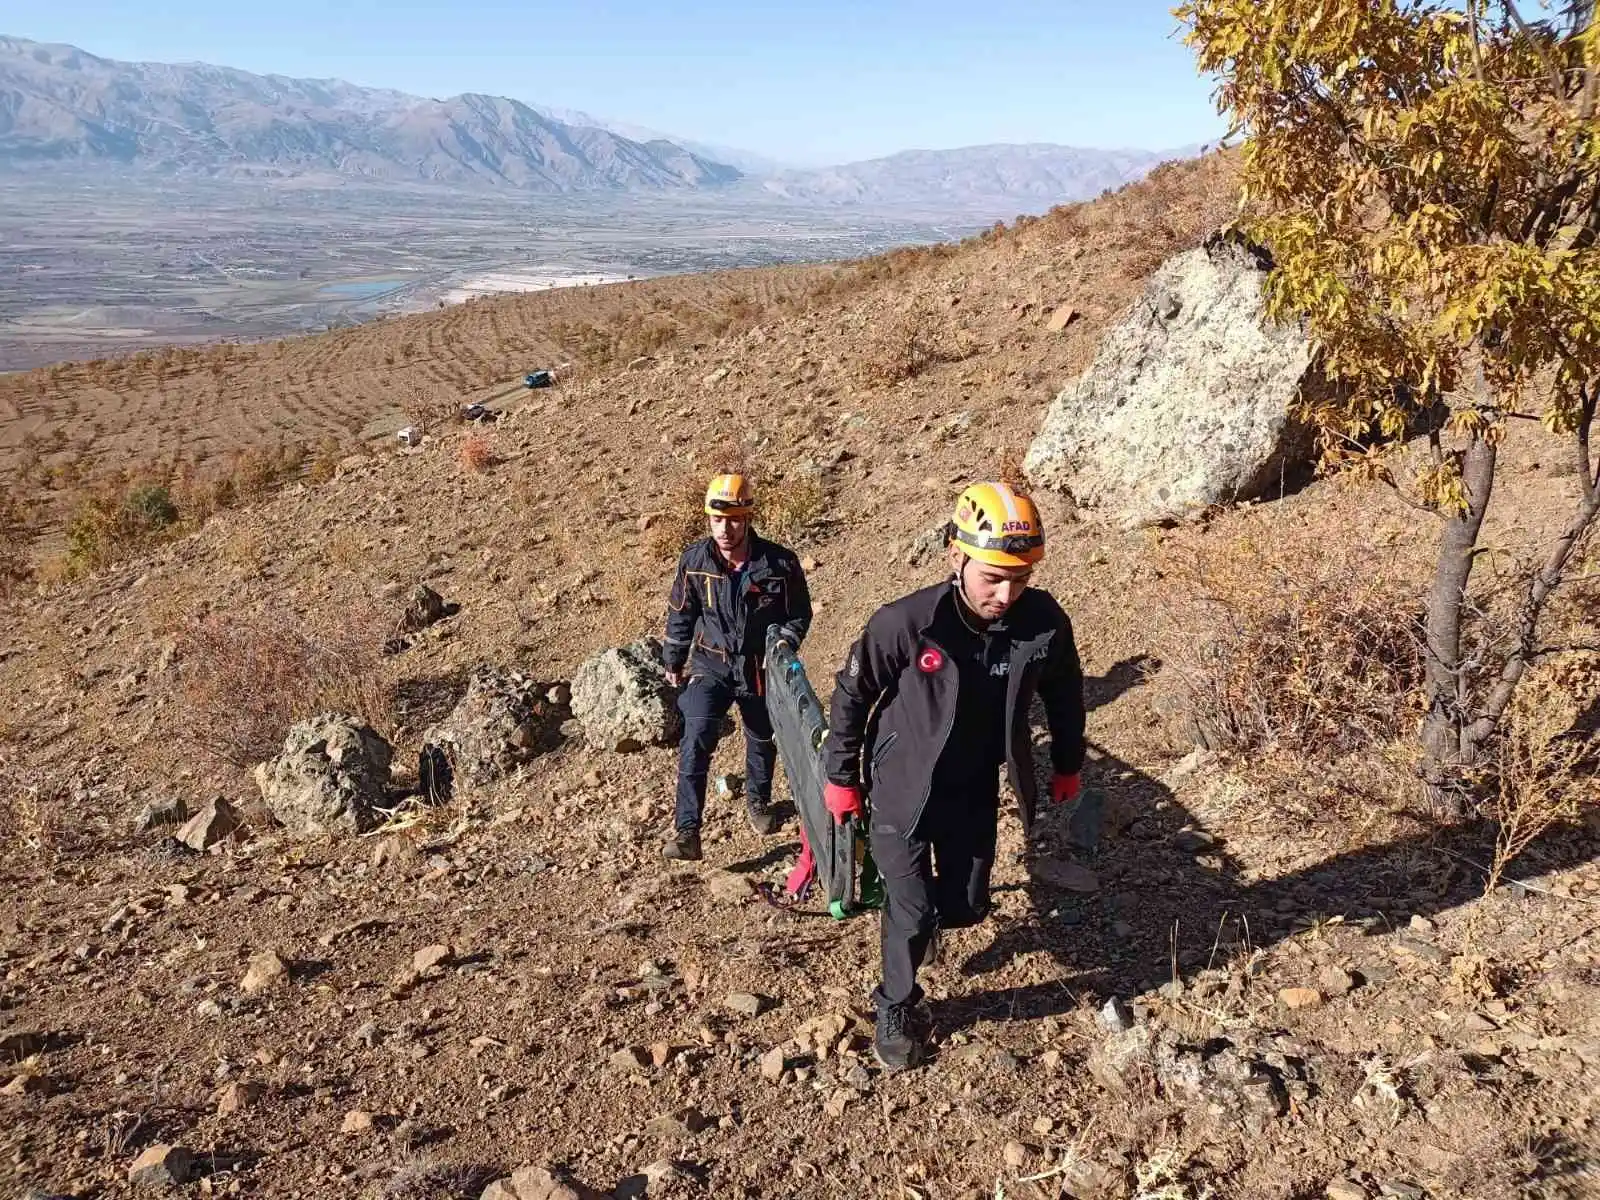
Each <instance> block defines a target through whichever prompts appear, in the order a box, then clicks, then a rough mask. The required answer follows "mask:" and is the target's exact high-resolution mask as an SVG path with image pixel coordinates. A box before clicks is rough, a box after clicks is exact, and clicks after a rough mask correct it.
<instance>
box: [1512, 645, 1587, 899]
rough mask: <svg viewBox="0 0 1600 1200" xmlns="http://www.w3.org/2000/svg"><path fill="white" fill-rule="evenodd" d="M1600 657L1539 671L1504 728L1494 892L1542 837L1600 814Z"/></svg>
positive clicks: (1574, 657)
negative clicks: (1507, 868)
mask: <svg viewBox="0 0 1600 1200" xmlns="http://www.w3.org/2000/svg"><path fill="white" fill-rule="evenodd" d="M1597 725H1600V654H1596V653H1594V652H1592V651H1570V652H1567V653H1564V654H1559V655H1556V656H1555V657H1553V658H1550V659H1548V660H1546V661H1545V662H1542V663H1540V664H1539V665H1538V666H1536V667H1535V668H1534V669H1533V671H1531V672H1530V673H1529V674H1528V675H1527V676H1526V677H1525V678H1524V679H1523V681H1522V684H1521V686H1519V687H1518V689H1517V691H1516V694H1515V695H1514V696H1513V697H1512V701H1511V706H1510V708H1509V709H1508V710H1507V712H1506V717H1505V720H1504V721H1503V722H1502V724H1501V732H1500V738H1499V745H1498V748H1497V754H1496V762H1495V764H1494V766H1495V774H1496V779H1495V780H1494V788H1493V790H1492V791H1491V793H1490V795H1489V798H1488V800H1487V801H1486V802H1485V806H1484V807H1485V815H1486V816H1488V817H1489V818H1490V819H1491V820H1493V821H1494V822H1495V826H1496V833H1495V848H1494V862H1493V864H1492V865H1491V868H1490V871H1489V883H1488V890H1490V891H1493V890H1494V888H1495V887H1496V886H1497V885H1498V884H1499V882H1500V878H1501V876H1502V874H1503V873H1504V872H1505V869H1506V867H1507V866H1509V865H1510V864H1511V863H1512V862H1513V861H1515V860H1516V858H1517V857H1518V856H1519V855H1521V854H1522V853H1523V851H1525V850H1526V849H1527V848H1528V847H1529V846H1530V845H1532V844H1533V843H1534V842H1535V841H1537V840H1538V839H1539V838H1540V837H1541V836H1543V835H1544V834H1546V833H1548V832H1549V831H1550V830H1552V829H1554V828H1555V827H1556V826H1558V825H1568V824H1574V823H1576V822H1578V821H1580V820H1582V819H1583V818H1584V817H1585V816H1587V815H1589V814H1592V813H1597V812H1600V776H1597V775H1596V769H1597V768H1600V728H1597Z"/></svg>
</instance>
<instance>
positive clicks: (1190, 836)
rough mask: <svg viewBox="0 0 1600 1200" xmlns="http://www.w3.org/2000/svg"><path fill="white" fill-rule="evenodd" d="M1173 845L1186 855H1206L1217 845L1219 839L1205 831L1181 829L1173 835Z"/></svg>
mask: <svg viewBox="0 0 1600 1200" xmlns="http://www.w3.org/2000/svg"><path fill="white" fill-rule="evenodd" d="M1172 844H1173V845H1174V846H1176V847H1177V848H1178V849H1179V850H1182V851H1183V852H1184V853H1185V854H1204V853H1206V852H1207V851H1209V850H1210V849H1211V848H1212V847H1213V846H1215V845H1216V844H1217V839H1216V838H1214V837H1212V836H1211V834H1209V833H1207V832H1206V831H1205V830H1204V829H1180V830H1178V832H1177V833H1175V834H1173V836H1172Z"/></svg>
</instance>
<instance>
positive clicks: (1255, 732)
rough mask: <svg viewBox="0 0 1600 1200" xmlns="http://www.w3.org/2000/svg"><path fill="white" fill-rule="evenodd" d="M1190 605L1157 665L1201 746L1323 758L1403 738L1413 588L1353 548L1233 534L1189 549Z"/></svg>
mask: <svg viewBox="0 0 1600 1200" xmlns="http://www.w3.org/2000/svg"><path fill="white" fill-rule="evenodd" d="M1177 575H1178V578H1177V579H1176V580H1175V582H1177V583H1178V584H1179V586H1180V587H1181V588H1182V589H1183V590H1184V591H1185V592H1187V593H1188V594H1189V595H1190V596H1192V597H1195V598H1197V599H1198V603H1199V612H1198V617H1199V619H1198V620H1194V621H1190V622H1186V623H1185V627H1184V628H1182V630H1181V634H1180V640H1179V642H1178V643H1177V644H1176V645H1175V646H1174V648H1173V653H1172V655H1171V657H1170V659H1169V661H1171V662H1172V663H1173V665H1174V667H1175V668H1176V675H1177V678H1178V679H1179V681H1180V682H1181V686H1182V688H1183V690H1184V692H1185V693H1186V696H1187V700H1188V706H1189V711H1190V714H1191V716H1192V718H1193V721H1194V724H1195V725H1196V727H1197V732H1198V733H1199V734H1200V735H1201V737H1202V739H1203V740H1204V741H1205V742H1206V743H1207V744H1208V745H1209V746H1211V748H1213V749H1217V750H1222V751H1226V752H1235V753H1250V752H1254V751H1259V750H1264V749H1267V748H1277V749H1282V750H1288V751H1293V752H1297V753H1299V754H1300V755H1302V756H1305V757H1313V758H1317V759H1321V760H1323V761H1328V760H1332V759H1334V758H1337V757H1338V756H1340V755H1342V754H1347V753H1349V752H1351V751H1355V750H1360V749H1371V748H1379V747H1384V746H1387V745H1389V744H1390V743H1392V742H1394V741H1395V740H1396V739H1399V738H1403V737H1406V736H1409V735H1410V734H1411V733H1413V732H1414V730H1415V728H1416V722H1417V720H1418V719H1419V717H1420V715H1421V691H1420V689H1421V683H1422V659H1423V646H1422V640H1421V626H1420V618H1419V614H1418V613H1417V612H1416V611H1415V608H1414V604H1415V592H1414V589H1413V588H1412V587H1409V586H1408V585H1407V582H1406V581H1405V580H1404V579H1403V578H1397V575H1398V572H1395V571H1393V570H1388V569H1384V568H1383V567H1382V566H1379V565H1377V564H1374V563H1372V562H1371V561H1370V559H1368V558H1365V557H1362V556H1361V555H1360V553H1359V552H1358V551H1356V550H1348V549H1347V550H1344V551H1338V550H1332V549H1330V548H1329V547H1327V546H1326V545H1323V544H1321V543H1312V542H1309V541H1308V542H1293V543H1285V544H1272V545H1263V544H1261V543H1257V542H1255V541H1252V540H1249V539H1244V540H1241V541H1239V542H1235V543H1232V544H1229V545H1226V546H1206V547H1203V548H1201V549H1198V550H1196V552H1195V555H1194V558H1193V560H1192V561H1191V563H1190V564H1189V565H1188V566H1187V567H1184V568H1180V569H1179V571H1178V572H1177Z"/></svg>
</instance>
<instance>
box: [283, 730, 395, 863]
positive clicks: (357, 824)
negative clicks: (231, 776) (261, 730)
mask: <svg viewBox="0 0 1600 1200" xmlns="http://www.w3.org/2000/svg"><path fill="white" fill-rule="evenodd" d="M393 756H394V750H393V748H392V747H391V746H390V745H389V743H388V742H386V741H384V740H383V738H382V737H380V736H379V735H378V734H377V733H376V732H374V731H373V730H372V729H370V728H368V727H367V726H365V725H362V724H361V723H359V722H358V721H356V720H355V719H354V718H352V717H346V716H341V715H339V714H337V713H324V714H322V715H321V716H318V717H314V718H313V719H311V720H309V721H302V722H301V723H299V724H298V725H296V726H295V727H294V728H293V729H291V730H290V731H289V736H288V738H287V739H286V740H285V741H284V743H283V753H282V754H280V755H279V756H278V757H277V758H274V759H272V760H271V761H270V762H264V763H262V764H261V765H260V766H258V767H257V768H256V770H255V780H256V786H257V787H259V788H260V789H261V799H262V801H263V802H264V803H265V804H266V806H267V809H268V811H270V812H271V813H272V815H273V816H274V817H276V818H277V819H278V820H279V821H281V822H282V823H283V824H284V825H285V826H286V827H287V828H288V829H289V830H290V832H292V833H298V834H313V835H314V834H323V833H334V832H347V833H360V832H362V831H364V830H366V829H369V828H371V827H372V826H373V825H375V824H376V823H377V816H376V814H375V812H374V809H376V808H377V807H378V806H379V805H381V804H382V803H383V800H384V789H385V788H386V787H387V786H388V783H389V762H390V760H391V759H392V758H393Z"/></svg>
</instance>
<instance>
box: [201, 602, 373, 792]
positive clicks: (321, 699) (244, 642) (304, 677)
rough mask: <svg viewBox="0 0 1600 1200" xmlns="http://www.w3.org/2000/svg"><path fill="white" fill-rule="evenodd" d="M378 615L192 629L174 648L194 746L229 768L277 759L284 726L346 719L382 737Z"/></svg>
mask: <svg viewBox="0 0 1600 1200" xmlns="http://www.w3.org/2000/svg"><path fill="white" fill-rule="evenodd" d="M387 627H388V623H387V622H386V621H385V620H384V619H383V618H382V617H381V616H380V615H379V614H376V613H371V612H362V611H355V610H350V609H346V610H343V611H341V612H340V613H339V614H338V615H337V616H333V617H324V618H303V619H302V618H296V617H294V616H292V615H289V614H278V613H262V614H258V615H255V616H248V617H239V618H234V619H228V618H225V617H220V616H210V617H205V618H203V619H201V620H198V621H193V622H191V623H190V624H189V625H188V627H187V628H185V629H184V630H183V632H182V634H181V635H180V637H179V639H178V664H179V685H178V686H179V692H180V699H181V701H182V703H183V706H184V709H185V711H186V716H187V719H188V721H189V722H190V728H191V739H192V741H193V742H194V744H195V745H197V746H199V747H200V748H202V749H203V750H205V751H206V752H207V753H209V754H211V755H212V756H214V757H215V758H217V759H220V760H221V761H223V762H227V763H231V764H233V765H234V766H241V767H243V766H250V765H253V764H255V763H258V762H262V761H264V760H266V759H268V758H270V757H271V756H272V755H273V754H275V753H277V751H278V749H279V748H280V747H281V746H282V744H283V738H284V735H285V734H286V733H287V732H288V730H289V726H290V725H291V724H293V723H294V722H295V721H297V720H301V719H303V718H306V717H309V716H312V715H314V714H316V713H319V712H328V711H335V712H343V713H348V714H350V715H351V716H354V717H358V718H360V719H361V720H363V721H365V722H366V723H367V724H369V725H371V726H373V727H374V728H376V729H378V730H380V731H383V730H386V729H388V728H389V727H390V725H391V724H392V720H391V704H390V697H389V694H388V690H387V687H386V685H385V682H384V674H383V661H382V658H381V654H380V648H379V644H378V638H379V636H380V634H381V632H382V631H384V630H386V629H387Z"/></svg>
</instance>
